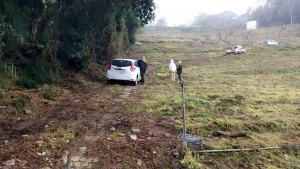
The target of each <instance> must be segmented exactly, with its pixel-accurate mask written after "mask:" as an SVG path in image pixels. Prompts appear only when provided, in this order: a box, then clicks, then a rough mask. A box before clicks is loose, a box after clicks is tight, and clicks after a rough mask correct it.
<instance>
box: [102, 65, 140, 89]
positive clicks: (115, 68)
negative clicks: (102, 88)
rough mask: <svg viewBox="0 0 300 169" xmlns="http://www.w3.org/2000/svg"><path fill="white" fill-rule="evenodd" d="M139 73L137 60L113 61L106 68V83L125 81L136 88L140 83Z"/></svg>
mask: <svg viewBox="0 0 300 169" xmlns="http://www.w3.org/2000/svg"><path fill="white" fill-rule="evenodd" d="M141 79H142V78H141V72H140V68H139V66H138V61H137V60H132V59H115V60H113V61H112V63H111V65H108V68H107V82H108V83H111V82H112V81H126V82H130V83H132V85H134V86H136V85H137V83H138V81H140V80H141Z"/></svg>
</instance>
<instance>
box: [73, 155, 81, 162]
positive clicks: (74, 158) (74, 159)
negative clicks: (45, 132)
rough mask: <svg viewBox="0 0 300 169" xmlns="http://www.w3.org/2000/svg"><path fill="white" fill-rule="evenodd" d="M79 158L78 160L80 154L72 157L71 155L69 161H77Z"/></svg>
mask: <svg viewBox="0 0 300 169" xmlns="http://www.w3.org/2000/svg"><path fill="white" fill-rule="evenodd" d="M79 160H80V156H73V157H71V161H73V162H77V161H79Z"/></svg>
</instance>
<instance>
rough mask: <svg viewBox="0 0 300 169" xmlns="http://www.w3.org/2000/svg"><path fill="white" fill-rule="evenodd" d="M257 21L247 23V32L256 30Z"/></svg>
mask: <svg viewBox="0 0 300 169" xmlns="http://www.w3.org/2000/svg"><path fill="white" fill-rule="evenodd" d="M257 27H258V26H257V21H250V22H247V30H252V29H257Z"/></svg>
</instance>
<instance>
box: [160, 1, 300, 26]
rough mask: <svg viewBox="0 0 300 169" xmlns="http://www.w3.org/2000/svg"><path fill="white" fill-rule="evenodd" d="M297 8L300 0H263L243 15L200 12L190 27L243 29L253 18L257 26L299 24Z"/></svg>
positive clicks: (299, 13) (299, 17) (299, 6)
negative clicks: (261, 3) (259, 4)
mask: <svg viewBox="0 0 300 169" xmlns="http://www.w3.org/2000/svg"><path fill="white" fill-rule="evenodd" d="M241 3H242V2H241ZM299 9H300V0H265V3H264V5H261V6H259V7H258V8H256V9H249V10H248V11H247V12H246V13H245V14H243V15H237V14H235V13H233V12H230V11H225V12H222V13H219V14H213V15H208V14H205V13H202V14H200V15H198V16H197V17H196V20H195V21H194V22H193V24H192V25H191V27H199V28H202V30H213V31H218V30H225V29H232V30H238V29H240V30H244V29H245V28H246V23H247V22H248V21H253V20H256V21H257V22H258V26H259V27H270V26H279V25H287V24H299V23H300V10H299ZM158 26H159V25H158Z"/></svg>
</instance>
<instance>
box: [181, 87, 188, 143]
mask: <svg viewBox="0 0 300 169" xmlns="http://www.w3.org/2000/svg"><path fill="white" fill-rule="evenodd" d="M180 84H181V88H182V111H183V114H182V117H183V139H182V142H183V143H182V144H183V146H184V147H187V140H186V123H185V101H184V82H183V81H182V82H180Z"/></svg>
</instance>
